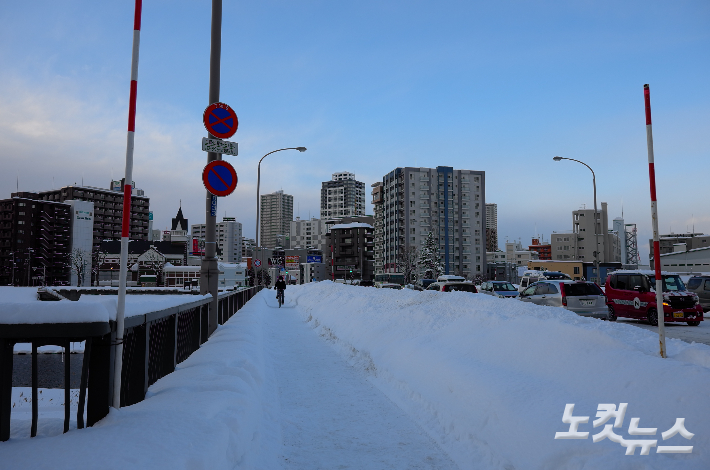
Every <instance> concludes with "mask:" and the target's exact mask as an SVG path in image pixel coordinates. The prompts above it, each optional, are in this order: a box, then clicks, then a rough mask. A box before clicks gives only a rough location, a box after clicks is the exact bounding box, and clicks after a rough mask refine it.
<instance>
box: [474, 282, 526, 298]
mask: <svg viewBox="0 0 710 470" xmlns="http://www.w3.org/2000/svg"><path fill="white" fill-rule="evenodd" d="M479 290H480V291H481V293H482V294H488V295H495V296H496V297H500V298H506V297H508V298H510V297H517V296H518V295H519V292H518V289H517V288H516V287H515V286H514V285H513V284H511V283H510V282H508V281H485V282H482V283H481V287H480V289H479Z"/></svg>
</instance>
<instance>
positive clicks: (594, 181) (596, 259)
mask: <svg viewBox="0 0 710 470" xmlns="http://www.w3.org/2000/svg"><path fill="white" fill-rule="evenodd" d="M552 159H553V160H555V161H556V162H559V161H560V160H571V161H573V162H577V163H581V164H582V165H584V166H586V167H587V168H589V171H591V172H592V186H593V187H594V217H593V219H594V240H595V241H596V251H595V252H594V269H595V270H596V272H597V282H600V281H601V276H600V273H599V234H598V232H599V231H598V230H597V177H596V175H595V174H594V170H592V167H591V166H589V165H587V164H586V163H584V162H582V161H580V160H575V159H574V158H567V157H553V158H552ZM600 220H601V217H600ZM600 223H601V222H600Z"/></svg>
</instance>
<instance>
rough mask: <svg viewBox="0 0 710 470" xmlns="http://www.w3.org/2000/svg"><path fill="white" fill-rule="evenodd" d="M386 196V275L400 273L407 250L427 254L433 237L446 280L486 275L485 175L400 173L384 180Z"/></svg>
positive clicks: (419, 170) (438, 170)
mask: <svg viewBox="0 0 710 470" xmlns="http://www.w3.org/2000/svg"><path fill="white" fill-rule="evenodd" d="M382 191H383V193H382V194H383V202H382V207H383V210H382V221H383V233H382V235H383V243H382V260H383V270H384V272H398V271H399V270H400V269H399V268H398V263H399V257H400V256H401V253H403V250H405V249H408V248H410V247H414V248H415V249H417V250H419V249H421V247H422V245H423V244H424V242H425V240H426V237H427V235H428V234H429V232H432V233H433V234H434V236H435V238H436V239H437V241H438V242H439V252H440V256H441V261H442V266H443V268H444V273H445V274H459V275H462V276H470V277H473V276H475V275H484V274H485V270H486V249H485V248H486V232H485V228H486V212H485V210H484V209H485V203H486V196H485V195H486V187H485V172H483V171H473V170H454V169H453V168H451V167H446V166H439V167H436V168H410V167H407V168H396V169H395V170H393V171H391V172H390V173H389V174H387V175H385V176H384V178H383V179H382ZM376 256H377V255H376Z"/></svg>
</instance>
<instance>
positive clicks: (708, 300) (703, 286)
mask: <svg viewBox="0 0 710 470" xmlns="http://www.w3.org/2000/svg"><path fill="white" fill-rule="evenodd" d="M686 287H687V288H688V291H690V292H695V295H697V296H698V298H699V299H700V306H701V307H703V312H707V311H708V310H710V276H693V277H691V278H690V279H688V284H687V285H686Z"/></svg>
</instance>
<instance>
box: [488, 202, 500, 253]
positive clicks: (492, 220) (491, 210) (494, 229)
mask: <svg viewBox="0 0 710 470" xmlns="http://www.w3.org/2000/svg"><path fill="white" fill-rule="evenodd" d="M486 251H488V252H495V251H498V204H494V203H487V204H486Z"/></svg>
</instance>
